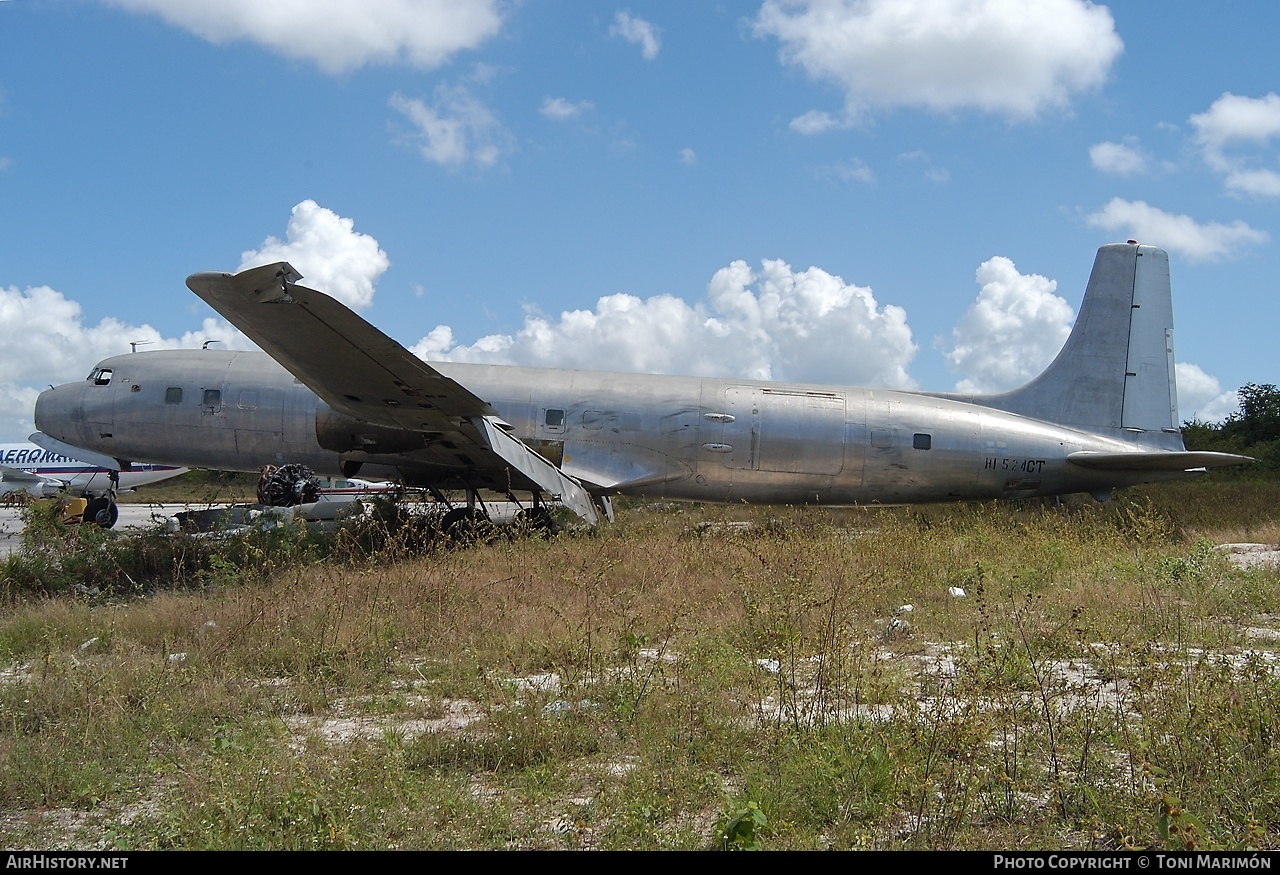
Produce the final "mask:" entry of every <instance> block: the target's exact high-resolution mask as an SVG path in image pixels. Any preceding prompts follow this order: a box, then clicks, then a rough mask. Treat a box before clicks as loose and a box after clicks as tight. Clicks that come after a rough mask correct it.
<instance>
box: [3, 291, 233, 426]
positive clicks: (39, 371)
mask: <svg viewBox="0 0 1280 875" xmlns="http://www.w3.org/2000/svg"><path fill="white" fill-rule="evenodd" d="M207 340H220V341H222V342H223V344H224V345H225V346H226V347H227V348H232V349H252V348H253V344H252V343H250V342H249V340H248V338H246V337H245V336H244V335H243V334H241V333H240V332H239V331H237V330H236V329H234V328H232V327H231V326H230V325H229V324H228V323H226V322H224V321H223V320H221V319H212V318H211V319H205V320H204V322H203V324H202V325H201V328H200V330H198V331H190V332H187V333H186V334H184V335H183V336H182V337H180V338H173V337H168V338H167V337H164V336H162V335H161V333H160V332H159V331H157V330H156V329H155V328H153V327H151V326H150V325H146V324H143V325H133V324H129V323H126V322H121V321H120V320H118V319H113V318H106V319H102V320H101V321H99V322H98V323H97V324H96V325H89V324H86V323H85V322H84V315H83V310H82V308H81V306H80V304H79V303H77V302H76V301H73V300H71V299H69V298H67V297H66V296H64V295H63V294H62V293H61V292H58V291H55V290H54V289H52V288H50V287H48V286H34V287H29V288H26V289H18V288H16V287H13V286H10V287H8V288H3V287H0V362H3V363H4V368H3V378H2V379H0V436H4V439H5V440H8V441H24V440H26V438H27V435H29V434H31V433H32V432H33V431H35V422H34V420H33V416H34V413H35V403H36V396H37V395H39V394H40V392H41V391H42V390H43V389H46V388H48V387H49V385H51V384H55V385H56V384H59V383H67V382H71V381H74V380H80V379H83V378H84V377H85V375H86V374H88V373H89V370H90V369H91V368H92V367H93V366H94V364H96V363H97V362H98V361H99V360H101V359H103V358H106V357H107V356H112V355H120V354H122V353H127V352H129V351H130V349H131V348H132V345H133V344H136V345H137V349H138V350H139V351H145V350H151V349H174V348H185V349H199V348H200V347H201V346H202V345H203V344H204V342H205V341H207Z"/></svg>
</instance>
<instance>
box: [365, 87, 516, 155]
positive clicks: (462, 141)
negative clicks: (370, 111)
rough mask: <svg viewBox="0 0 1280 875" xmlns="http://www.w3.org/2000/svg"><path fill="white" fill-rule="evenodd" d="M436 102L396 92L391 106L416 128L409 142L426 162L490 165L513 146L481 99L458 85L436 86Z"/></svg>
mask: <svg viewBox="0 0 1280 875" xmlns="http://www.w3.org/2000/svg"><path fill="white" fill-rule="evenodd" d="M433 97H434V100H435V103H434V104H428V103H426V102H425V101H422V100H416V99H412V98H408V97H404V96H403V95H401V94H399V93H397V94H393V95H391V101H390V102H391V108H392V109H394V110H396V111H397V112H399V113H400V114H401V115H403V116H404V117H405V118H406V119H408V120H409V122H410V123H411V124H412V125H413V127H414V128H415V130H414V132H413V133H412V134H410V135H409V138H408V139H409V141H410V142H411V143H412V144H413V145H414V146H415V147H416V148H417V150H418V152H419V154H421V155H422V157H423V158H425V159H427V160H428V161H434V162H435V163H436V164H442V165H444V166H446V167H460V166H462V165H464V164H467V163H475V164H477V165H479V166H481V167H490V166H492V165H494V164H496V163H497V162H498V159H500V158H501V157H502V156H503V155H505V154H507V153H508V152H510V151H511V150H512V149H513V148H514V138H513V137H512V136H511V134H510V133H509V132H508V131H507V129H506V128H504V127H503V126H502V124H501V122H499V121H498V119H497V118H496V117H495V116H494V114H493V113H492V112H491V111H490V110H489V108H488V107H487V106H485V105H484V104H483V103H482V102H480V100H478V99H477V98H476V97H475V96H473V95H472V94H471V92H470V91H469V90H468V89H467V88H465V87H464V86H461V85H445V84H441V85H438V86H436V90H435V93H434V95H433Z"/></svg>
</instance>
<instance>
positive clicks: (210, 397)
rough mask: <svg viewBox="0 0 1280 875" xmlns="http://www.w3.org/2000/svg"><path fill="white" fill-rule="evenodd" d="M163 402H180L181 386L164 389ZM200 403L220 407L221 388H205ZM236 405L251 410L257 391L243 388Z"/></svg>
mask: <svg viewBox="0 0 1280 875" xmlns="http://www.w3.org/2000/svg"><path fill="white" fill-rule="evenodd" d="M164 402H165V403H166V404H181V403H182V387H181V386H170V387H169V388H167V389H165V390H164ZM200 405H201V406H202V407H221V406H222V390H221V389H205V390H204V393H203V394H202V395H201V396H200ZM236 406H237V407H239V408H240V409H241V410H253V409H254V408H256V407H257V406H258V393H257V392H255V391H253V390H252V389H245V390H244V391H242V392H241V393H240V400H239V401H238V402H237V403H236Z"/></svg>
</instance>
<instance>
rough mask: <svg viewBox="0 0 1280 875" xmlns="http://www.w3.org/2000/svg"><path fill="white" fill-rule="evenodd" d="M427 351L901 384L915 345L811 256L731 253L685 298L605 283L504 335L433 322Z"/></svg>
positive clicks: (900, 322)
mask: <svg viewBox="0 0 1280 875" xmlns="http://www.w3.org/2000/svg"><path fill="white" fill-rule="evenodd" d="M413 351H414V352H415V353H416V354H417V355H419V356H421V357H422V358H424V359H427V360H436V361H441V360H444V361H475V362H490V363H497V364H519V365H534V366H548V367H567V368H593V369H598V368H599V367H600V363H601V362H608V363H609V368H610V369H612V370H618V371H633V372H646V373H665V374H691V375H699V376H737V377H742V378H746V379H761V380H767V379H784V380H797V381H811V382H816V383H839V384H845V385H871V386H891V387H897V388H912V387H913V386H914V383H913V381H912V379H911V378H910V376H909V375H908V374H907V365H908V364H909V363H910V361H911V359H912V357H913V356H914V355H915V353H916V345H915V344H914V343H913V342H912V339H911V330H910V328H908V327H907V320H906V313H905V311H903V310H902V308H901V307H895V306H891V305H887V306H880V305H878V304H877V303H876V300H875V297H874V295H873V294H872V292H871V290H870V289H869V288H864V287H859V286H855V285H852V284H848V283H846V282H845V281H844V280H843V279H841V278H840V277H838V276H835V275H833V274H830V273H827V272H826V271H824V270H821V269H820V268H816V267H811V268H809V269H807V270H803V271H795V270H793V269H792V268H791V266H790V265H788V264H787V263H786V262H784V261H781V260H765V261H764V262H763V263H762V264H761V267H760V270H759V271H753V270H752V269H751V268H750V267H749V266H748V265H747V263H746V262H744V261H735V262H733V263H732V264H730V265H729V266H727V267H724V268H721V269H720V270H719V271H717V272H716V274H715V275H714V276H713V277H712V279H711V282H710V283H709V284H708V287H707V294H706V296H705V297H704V298H703V299H702V300H700V301H698V302H697V303H695V304H689V303H687V302H686V301H684V300H683V299H681V298H677V297H675V296H673V295H657V296H654V297H651V298H647V299H641V298H638V297H635V296H633V295H627V294H614V295H607V296H605V297H602V298H600V299H599V300H598V301H597V302H596V306H595V309H593V310H574V311H566V312H562V313H561V314H560V315H559V316H558V317H556V318H547V317H544V316H540V315H529V316H527V317H526V318H525V321H524V325H523V327H522V328H521V329H520V330H519V331H518V332H517V333H516V334H514V335H491V336H489V337H484V338H481V339H479V340H477V341H476V342H475V343H472V344H470V345H467V344H460V343H458V342H457V340H456V339H455V338H454V336H453V332H452V330H451V329H450V328H449V327H448V326H439V327H437V328H436V329H435V330H433V331H432V332H431V333H429V334H428V335H427V336H426V337H424V338H422V340H421V341H419V342H418V344H416V345H415V346H414V347H413Z"/></svg>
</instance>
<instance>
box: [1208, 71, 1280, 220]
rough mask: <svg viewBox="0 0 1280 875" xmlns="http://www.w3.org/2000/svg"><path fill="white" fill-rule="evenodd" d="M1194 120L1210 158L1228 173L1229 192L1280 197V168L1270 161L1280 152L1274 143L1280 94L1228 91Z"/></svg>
mask: <svg viewBox="0 0 1280 875" xmlns="http://www.w3.org/2000/svg"><path fill="white" fill-rule="evenodd" d="M1189 121H1190V122H1191V126H1192V127H1193V128H1195V130H1196V143H1197V145H1199V147H1200V150H1201V154H1202V155H1203V156H1204V160H1205V163H1206V164H1208V165H1209V167H1210V168H1211V169H1213V170H1215V171H1217V172H1218V173H1221V174H1222V175H1223V184H1224V185H1225V186H1226V188H1227V190H1228V191H1229V192H1231V193H1232V194H1240V195H1253V196H1255V197H1280V173H1277V172H1276V171H1275V170H1272V169H1271V168H1270V167H1269V166H1265V165H1270V164H1274V163H1275V162H1276V161H1277V158H1280V154H1278V153H1277V150H1276V149H1275V147H1274V146H1273V145H1272V142H1273V141H1275V140H1280V95H1277V94H1275V93H1270V94H1267V95H1266V96H1265V97H1260V98H1253V97H1242V96H1240V95H1238V94H1232V93H1230V92H1227V93H1225V94H1223V95H1222V96H1221V97H1219V98H1218V99H1217V100H1215V101H1214V102H1213V103H1212V105H1210V107H1209V108H1208V109H1207V110H1206V111H1205V112H1202V113H1199V114H1197V115H1193V116H1191V118H1190V119H1189ZM1259 165H1264V166H1259Z"/></svg>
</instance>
